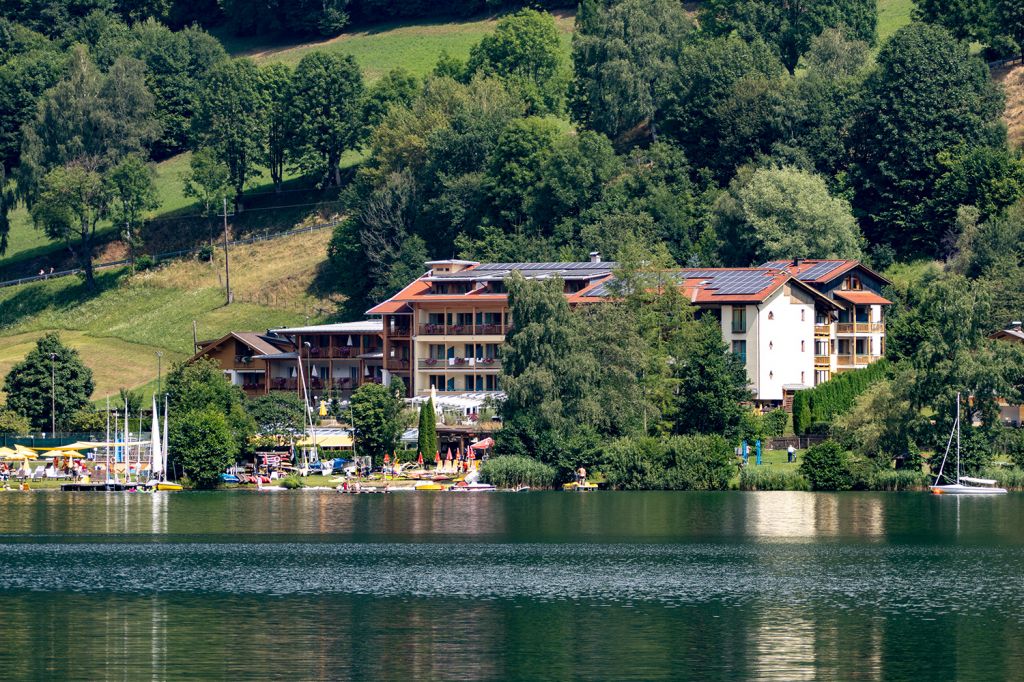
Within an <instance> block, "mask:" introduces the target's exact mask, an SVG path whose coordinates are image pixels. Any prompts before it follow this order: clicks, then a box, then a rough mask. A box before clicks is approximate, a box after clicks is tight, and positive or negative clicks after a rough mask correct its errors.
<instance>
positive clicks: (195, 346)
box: [192, 320, 199, 353]
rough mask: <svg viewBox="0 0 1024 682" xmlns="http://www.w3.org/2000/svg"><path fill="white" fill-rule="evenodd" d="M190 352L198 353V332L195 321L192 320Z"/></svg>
mask: <svg viewBox="0 0 1024 682" xmlns="http://www.w3.org/2000/svg"><path fill="white" fill-rule="evenodd" d="M192 352H193V353H197V352H199V330H198V329H197V328H196V321H195V320H192Z"/></svg>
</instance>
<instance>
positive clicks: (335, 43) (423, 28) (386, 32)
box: [224, 11, 575, 81]
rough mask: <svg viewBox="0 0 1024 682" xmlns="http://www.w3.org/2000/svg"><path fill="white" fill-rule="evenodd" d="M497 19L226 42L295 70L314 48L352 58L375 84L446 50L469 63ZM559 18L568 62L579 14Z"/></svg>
mask: <svg viewBox="0 0 1024 682" xmlns="http://www.w3.org/2000/svg"><path fill="white" fill-rule="evenodd" d="M498 18H499V17H490V18H485V19H476V20H473V21H460V22H420V23H414V24H381V25H379V26H375V27H373V28H370V29H367V30H362V31H353V32H351V33H342V34H341V35H339V36H336V37H334V38H330V39H328V40H323V41H319V42H311V43H301V44H297V45H296V44H291V45H267V44H262V45H261V44H258V43H256V42H253V41H243V40H238V39H230V38H229V39H224V43H225V47H226V48H228V49H229V50H230V51H231V52H232V53H233V54H236V55H245V56H249V57H252V58H253V59H255V60H256V61H259V62H269V61H274V62H282V63H284V64H289V65H292V66H294V65H295V64H297V63H298V62H299V60H300V59H302V57H303V55H305V54H307V53H308V52H312V51H314V50H324V51H327V52H339V53H341V54H350V55H352V56H353V57H354V58H355V60H356V61H357V62H358V63H359V65H360V66H361V67H362V68H363V73H364V74H365V76H366V79H367V80H369V81H374V80H376V79H377V78H380V77H381V76H382V75H383V74H385V73H387V72H388V71H390V70H391V69H395V68H403V69H406V70H407V71H410V72H411V73H413V74H416V75H417V76H422V75H425V74H427V73H429V72H430V70H431V69H432V68H433V66H434V64H435V63H436V62H437V58H438V57H439V56H440V55H441V53H442V52H443V51H447V52H448V54H450V55H452V56H453V57H460V58H462V59H465V58H466V57H467V56H469V49H470V48H471V47H472V46H473V45H475V44H476V43H478V42H479V41H480V39H481V38H483V37H484V36H485V35H487V34H488V33H491V32H492V31H494V27H495V26H496V25H497V23H498ZM555 18H556V21H557V23H558V28H559V31H560V33H561V36H562V46H563V47H564V49H565V55H566V57H567V58H568V55H569V45H570V41H571V36H572V29H573V21H574V19H575V14H574V13H573V12H566V11H561V12H557V13H556V14H555Z"/></svg>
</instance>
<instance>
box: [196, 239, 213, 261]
mask: <svg viewBox="0 0 1024 682" xmlns="http://www.w3.org/2000/svg"><path fill="white" fill-rule="evenodd" d="M196 258H198V259H199V260H201V261H202V262H204V263H209V262H210V261H212V260H213V247H212V246H210V245H209V244H206V245H205V246H203V247H201V248H200V249H199V252H198V253H196Z"/></svg>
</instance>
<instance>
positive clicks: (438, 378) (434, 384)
mask: <svg viewBox="0 0 1024 682" xmlns="http://www.w3.org/2000/svg"><path fill="white" fill-rule="evenodd" d="M430 388H436V389H437V390H439V391H443V390H444V375H443V374H431V375H430Z"/></svg>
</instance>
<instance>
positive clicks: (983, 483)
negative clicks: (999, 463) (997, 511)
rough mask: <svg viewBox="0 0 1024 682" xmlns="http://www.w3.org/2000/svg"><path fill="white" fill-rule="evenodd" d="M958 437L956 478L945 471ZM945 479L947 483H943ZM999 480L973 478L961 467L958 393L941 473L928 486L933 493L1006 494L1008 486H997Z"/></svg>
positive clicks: (940, 466) (940, 467)
mask: <svg viewBox="0 0 1024 682" xmlns="http://www.w3.org/2000/svg"><path fill="white" fill-rule="evenodd" d="M954 437H955V438H956V478H955V479H954V478H951V477H950V476H948V475H946V474H944V473H943V471H944V470H945V468H946V458H947V457H949V449H950V447H951V446H952V445H953V439H954ZM943 480H945V481H946V483H941V481H943ZM997 483H998V481H996V480H994V479H991V478H972V477H970V476H963V475H962V473H961V469H960V394H959V393H957V394H956V419H955V420H954V421H953V430H952V431H951V432H950V434H949V441H948V442H947V443H946V452H945V454H943V455H942V464H940V465H939V473H938V474H937V475H936V476H935V482H934V483H933V484H932V485H930V486H928V487H929V488H930V489H931V491H932V494H933V495H1005V494H1006V488H999V487H997V486H996V484H997Z"/></svg>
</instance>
